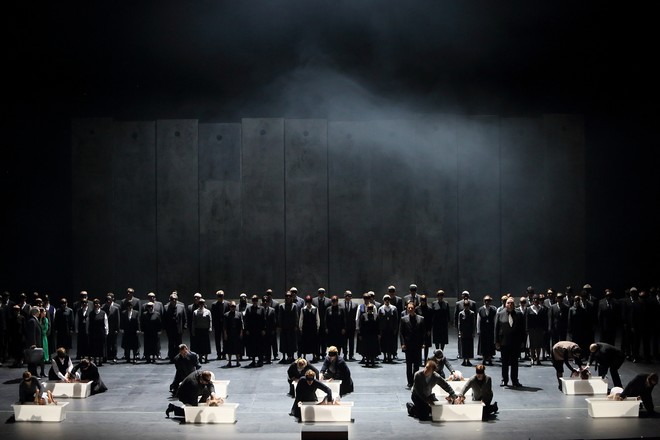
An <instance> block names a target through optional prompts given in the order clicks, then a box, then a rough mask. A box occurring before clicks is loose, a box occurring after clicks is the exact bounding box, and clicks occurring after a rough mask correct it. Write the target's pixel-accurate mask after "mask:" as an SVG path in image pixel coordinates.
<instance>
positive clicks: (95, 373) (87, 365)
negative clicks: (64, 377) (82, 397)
mask: <svg viewBox="0 0 660 440" xmlns="http://www.w3.org/2000/svg"><path fill="white" fill-rule="evenodd" d="M76 376H78V377H79V380H80V381H83V382H92V390H91V391H90V394H92V395H94V394H99V393H104V392H106V391H107V390H108V387H106V386H105V384H104V383H103V381H102V380H101V375H100V374H99V369H98V367H97V366H96V365H94V363H93V362H90V361H89V360H88V359H83V360H82V361H80V363H79V364H78V365H76V366H75V367H73V370H71V373H69V379H72V378H74V377H76Z"/></svg>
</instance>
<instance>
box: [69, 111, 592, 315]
mask: <svg viewBox="0 0 660 440" xmlns="http://www.w3.org/2000/svg"><path fill="white" fill-rule="evenodd" d="M584 144H585V140H584V122H583V120H582V118H581V117H576V116H571V115H542V116H539V117H524V118H523V117H499V116H470V117H468V116H460V115H423V116H420V117H418V118H416V119H412V120H381V121H326V120H319V119H309V120H300V119H279V118H269V119H256V118H253V119H243V120H242V121H241V123H199V122H198V121H197V120H158V121H155V122H154V121H146V122H145V121H142V122H118V121H113V120H111V119H78V120H74V121H73V122H72V144H71V147H72V160H73V163H72V169H73V176H72V182H73V188H72V200H73V213H72V214H73V216H72V228H73V280H74V285H75V289H76V290H83V289H85V290H88V291H90V294H91V295H92V296H93V297H94V296H96V295H101V294H104V293H105V292H107V291H115V292H124V291H125V289H126V287H129V286H132V287H134V288H136V290H137V295H138V296H139V297H144V296H145V294H146V292H147V291H150V290H156V291H157V295H158V297H159V299H161V300H162V299H164V298H166V296H167V294H169V292H170V291H172V290H175V289H176V290H178V291H179V293H180V294H181V295H182V297H183V300H184V301H185V302H189V301H190V299H191V298H192V295H193V294H194V293H195V292H197V291H201V292H202V293H203V294H204V296H205V297H207V298H208V297H212V296H213V293H214V292H215V291H216V290H218V289H224V290H225V291H226V292H227V294H228V296H230V297H233V298H235V297H236V296H237V295H238V294H239V293H240V292H243V291H245V292H246V293H248V294H252V293H259V294H260V293H263V291H265V290H266V289H267V288H272V289H274V291H275V296H276V297H282V295H283V293H284V291H285V289H286V288H287V287H289V286H291V285H295V286H297V287H298V288H299V289H300V290H301V291H302V292H303V293H313V292H315V290H316V288H318V287H320V286H324V287H326V288H327V289H329V291H330V293H331V294H333V293H336V294H339V293H342V292H343V291H344V290H346V289H350V290H352V291H353V292H354V294H356V295H360V294H361V293H363V292H364V291H367V290H374V291H376V292H377V293H378V294H379V295H380V294H382V293H383V292H384V290H385V288H386V287H387V286H388V285H389V284H394V285H395V286H397V287H398V288H399V291H403V292H405V290H407V286H408V284H409V283H413V282H414V283H416V284H417V285H418V286H419V287H420V289H421V290H422V291H426V292H429V293H434V292H435V291H436V290H438V289H444V290H445V291H446V292H447V294H448V296H455V295H457V294H458V293H460V291H462V290H465V289H467V290H470V291H471V292H472V293H473V295H474V296H475V297H477V298H480V297H482V296H483V295H485V294H487V293H489V294H496V295H499V294H500V293H501V292H512V293H514V294H516V295H518V294H520V293H522V292H523V291H524V289H525V288H526V287H527V286H528V285H530V284H532V285H534V286H535V287H537V288H538V289H541V288H546V287H549V286H552V287H555V288H560V289H561V288H563V287H564V286H566V285H569V284H571V285H574V286H578V285H580V286H581V284H582V283H584V282H585V280H584V273H585V233H586V232H585V231H586V225H585V176H584V168H585V152H584V149H585V147H584Z"/></svg>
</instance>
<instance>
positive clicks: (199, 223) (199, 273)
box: [197, 119, 204, 295]
mask: <svg viewBox="0 0 660 440" xmlns="http://www.w3.org/2000/svg"><path fill="white" fill-rule="evenodd" d="M200 190H201V185H200V174H199V119H197V289H198V290H197V292H202V220H201V217H202V209H201V206H200V203H201V197H200V196H199V193H200ZM203 294H204V292H202V295H203Z"/></svg>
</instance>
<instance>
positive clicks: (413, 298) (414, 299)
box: [390, 284, 419, 307]
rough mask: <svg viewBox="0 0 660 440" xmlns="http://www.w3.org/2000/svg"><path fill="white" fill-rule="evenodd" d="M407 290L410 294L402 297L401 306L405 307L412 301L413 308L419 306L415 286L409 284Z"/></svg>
mask: <svg viewBox="0 0 660 440" xmlns="http://www.w3.org/2000/svg"><path fill="white" fill-rule="evenodd" d="M408 290H409V291H410V293H409V294H408V295H406V296H404V297H403V304H404V305H406V306H407V304H408V303H409V302H410V301H412V302H413V303H414V304H415V307H417V306H418V305H419V296H417V284H411V285H410V287H408ZM390 298H391V295H390Z"/></svg>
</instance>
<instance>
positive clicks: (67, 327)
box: [53, 298, 75, 350]
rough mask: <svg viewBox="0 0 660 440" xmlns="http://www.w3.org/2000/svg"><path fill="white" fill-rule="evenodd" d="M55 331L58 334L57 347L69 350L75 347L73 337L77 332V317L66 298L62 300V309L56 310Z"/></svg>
mask: <svg viewBox="0 0 660 440" xmlns="http://www.w3.org/2000/svg"><path fill="white" fill-rule="evenodd" d="M53 329H54V330H55V333H56V334H57V338H56V342H57V345H56V347H58V348H59V347H64V348H66V349H67V350H69V349H70V348H71V347H73V341H72V339H71V336H72V335H73V332H74V331H75V316H74V314H73V309H71V308H70V307H69V306H68V302H67V299H66V298H62V299H60V307H58V309H57V310H55V319H53Z"/></svg>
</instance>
